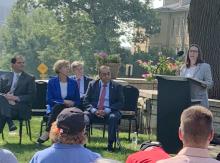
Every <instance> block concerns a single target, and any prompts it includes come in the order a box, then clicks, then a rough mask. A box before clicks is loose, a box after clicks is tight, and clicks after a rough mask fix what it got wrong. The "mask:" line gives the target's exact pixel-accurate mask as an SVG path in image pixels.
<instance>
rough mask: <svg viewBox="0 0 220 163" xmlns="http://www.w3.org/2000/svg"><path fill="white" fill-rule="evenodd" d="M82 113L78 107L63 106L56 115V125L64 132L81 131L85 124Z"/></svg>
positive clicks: (73, 132)
mask: <svg viewBox="0 0 220 163" xmlns="http://www.w3.org/2000/svg"><path fill="white" fill-rule="evenodd" d="M84 116H85V115H84V113H83V112H82V111H81V110H80V109H78V108H75V107H73V108H65V109H64V110H63V111H62V112H61V113H60V114H59V115H58V117H57V127H58V128H60V129H62V130H63V133H66V134H77V133H79V132H81V131H82V130H83V129H84V128H85V126H86V124H85V118H84Z"/></svg>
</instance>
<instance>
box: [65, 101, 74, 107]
mask: <svg viewBox="0 0 220 163" xmlns="http://www.w3.org/2000/svg"><path fill="white" fill-rule="evenodd" d="M64 105H65V106H67V107H73V105H74V102H73V101H71V100H64Z"/></svg>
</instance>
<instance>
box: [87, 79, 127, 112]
mask: <svg viewBox="0 0 220 163" xmlns="http://www.w3.org/2000/svg"><path fill="white" fill-rule="evenodd" d="M99 81H100V80H95V81H91V82H90V83H89V86H88V89H87V92H86V95H85V98H84V107H85V108H86V109H87V111H91V109H92V108H97V105H98V101H99V94H100V89H101V88H100V85H99ZM109 105H110V106H109V107H110V109H111V112H114V111H119V110H120V109H121V108H122V107H123V105H124V96H123V91H122V86H121V85H120V84H118V83H116V82H114V81H110V85H109Z"/></svg>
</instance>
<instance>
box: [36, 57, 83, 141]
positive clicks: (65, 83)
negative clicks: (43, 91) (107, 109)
mask: <svg viewBox="0 0 220 163" xmlns="http://www.w3.org/2000/svg"><path fill="white" fill-rule="evenodd" d="M53 69H54V71H55V72H56V73H57V74H58V75H57V76H56V77H52V78H51V79H50V80H49V81H48V85H47V97H46V100H47V114H48V115H49V118H48V123H47V127H46V131H45V132H44V133H43V134H42V135H41V136H40V137H39V138H38V140H37V142H38V143H40V144H41V143H44V142H45V141H47V140H48V139H49V131H50V128H51V124H52V123H53V122H54V121H55V120H56V118H57V116H58V114H59V113H60V112H61V111H62V110H63V109H64V108H69V107H73V106H79V104H80V95H79V90H78V86H77V83H76V81H75V80H73V79H71V78H69V77H68V74H69V70H70V63H69V61H66V60H58V61H57V62H56V63H55V64H54V66H53Z"/></svg>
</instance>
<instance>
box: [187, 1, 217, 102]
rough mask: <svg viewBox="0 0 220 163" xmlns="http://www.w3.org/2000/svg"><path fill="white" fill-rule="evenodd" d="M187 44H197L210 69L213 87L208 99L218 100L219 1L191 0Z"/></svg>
mask: <svg viewBox="0 0 220 163" xmlns="http://www.w3.org/2000/svg"><path fill="white" fill-rule="evenodd" d="M188 29H189V42H190V44H191V43H196V44H199V45H200V46H201V48H202V52H203V59H204V61H205V62H206V63H209V64H210V66H211V69H212V76H213V80H214V87H213V89H212V90H211V91H210V96H209V98H215V99H220V0H191V3H190V9H189V15H188Z"/></svg>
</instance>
